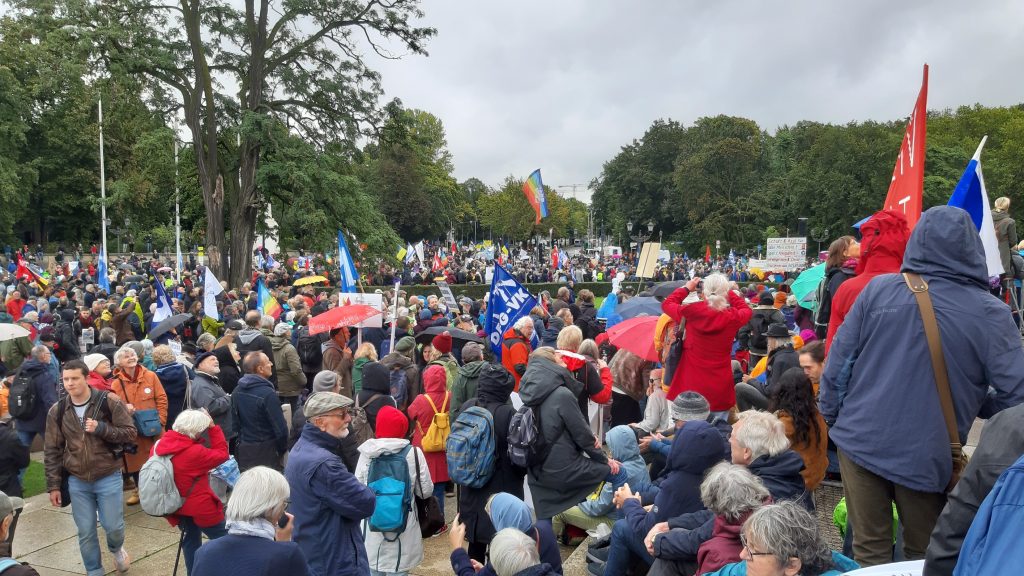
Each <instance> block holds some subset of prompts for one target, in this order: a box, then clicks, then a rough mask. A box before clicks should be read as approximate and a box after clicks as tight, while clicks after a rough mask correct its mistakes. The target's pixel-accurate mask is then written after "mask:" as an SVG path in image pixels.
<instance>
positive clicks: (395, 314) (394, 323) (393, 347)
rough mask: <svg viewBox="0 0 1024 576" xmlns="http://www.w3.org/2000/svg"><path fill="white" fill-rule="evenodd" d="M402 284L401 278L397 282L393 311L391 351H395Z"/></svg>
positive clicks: (389, 349)
mask: <svg viewBox="0 0 1024 576" xmlns="http://www.w3.org/2000/svg"><path fill="white" fill-rule="evenodd" d="M401 285H402V282H401V280H399V281H398V282H395V297H394V299H393V300H394V310H395V311H394V312H392V313H391V346H389V347H388V351H389V352H394V351H395V328H396V327H397V326H398V287H399V286H401Z"/></svg>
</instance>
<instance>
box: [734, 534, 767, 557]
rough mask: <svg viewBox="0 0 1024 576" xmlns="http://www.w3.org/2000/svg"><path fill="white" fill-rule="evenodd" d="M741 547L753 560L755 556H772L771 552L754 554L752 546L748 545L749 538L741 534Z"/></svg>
mask: <svg viewBox="0 0 1024 576" xmlns="http://www.w3.org/2000/svg"><path fill="white" fill-rule="evenodd" d="M740 545H741V546H743V549H744V550H746V551H747V554H748V555H749V556H750V557H751V558H753V557H755V556H772V553H771V552H754V551H753V550H751V549H750V546H748V545H747V537H746V536H744V535H743V534H740Z"/></svg>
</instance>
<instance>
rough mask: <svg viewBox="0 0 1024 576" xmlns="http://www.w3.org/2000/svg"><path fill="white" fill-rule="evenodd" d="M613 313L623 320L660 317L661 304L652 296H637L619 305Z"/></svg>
mask: <svg viewBox="0 0 1024 576" xmlns="http://www.w3.org/2000/svg"><path fill="white" fill-rule="evenodd" d="M615 313H616V314H618V315H619V316H622V319H623V320H628V319H630V318H636V317H637V316H661V302H660V301H659V300H658V299H657V298H655V297H653V296H637V297H636V298H630V299H629V300H626V301H625V302H623V303H622V304H619V305H618V306H617V307H616V308H615Z"/></svg>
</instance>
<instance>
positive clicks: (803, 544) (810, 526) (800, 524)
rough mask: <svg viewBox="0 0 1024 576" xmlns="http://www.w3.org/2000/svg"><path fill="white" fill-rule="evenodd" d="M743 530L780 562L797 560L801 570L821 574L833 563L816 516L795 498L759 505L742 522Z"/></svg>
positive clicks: (752, 540) (757, 544) (806, 572)
mask: <svg viewBox="0 0 1024 576" xmlns="http://www.w3.org/2000/svg"><path fill="white" fill-rule="evenodd" d="M743 534H744V536H745V537H746V540H747V542H748V543H749V544H752V545H753V546H754V547H755V548H757V550H758V551H760V552H767V553H769V554H771V555H772V556H774V557H775V559H776V560H777V561H778V562H779V564H780V565H782V566H785V565H786V564H787V563H788V562H789V561H790V560H791V559H794V558H795V559H797V560H799V561H800V568H799V569H800V573H801V574H822V573H824V572H826V571H828V570H830V569H831V568H832V567H833V563H832V551H831V549H830V548H829V546H828V544H827V543H825V540H824V539H823V538H822V537H821V532H820V531H819V530H818V521H817V519H816V518H815V517H814V515H813V514H811V513H810V512H808V511H807V509H806V508H804V507H803V506H801V505H800V504H797V503H795V502H791V501H785V502H779V503H778V504H769V505H766V506H762V507H761V508H759V509H758V510H757V511H755V512H754V513H753V514H751V515H750V518H748V519H747V521H746V523H744V524H743Z"/></svg>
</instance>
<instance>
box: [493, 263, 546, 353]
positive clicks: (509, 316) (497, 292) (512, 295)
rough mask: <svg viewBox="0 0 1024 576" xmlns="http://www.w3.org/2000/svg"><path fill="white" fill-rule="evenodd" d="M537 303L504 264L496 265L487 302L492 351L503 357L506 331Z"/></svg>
mask: <svg viewBox="0 0 1024 576" xmlns="http://www.w3.org/2000/svg"><path fill="white" fill-rule="evenodd" d="M536 305H537V299H536V298H534V297H533V296H532V295H531V294H530V293H529V292H527V290H526V288H524V287H523V285H522V284H520V283H519V281H518V280H516V279H515V277H514V276H512V275H511V274H509V273H508V270H505V268H503V267H502V266H500V265H498V264H495V265H494V278H493V279H492V280H491V294H490V302H488V304H487V323H486V324H487V326H486V328H485V329H486V331H487V341H488V342H489V343H490V344H491V351H492V352H494V355H495V357H496V358H498V359H499V360H500V359H501V343H502V341H503V340H504V335H505V331H506V330H508V329H509V328H511V327H512V325H513V324H515V323H516V320H519V319H520V318H522V317H523V316H526V315H527V314H529V313H530V310H533V307H534V306H536Z"/></svg>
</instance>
